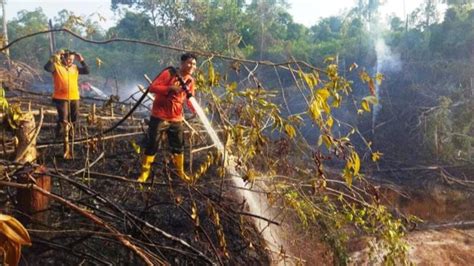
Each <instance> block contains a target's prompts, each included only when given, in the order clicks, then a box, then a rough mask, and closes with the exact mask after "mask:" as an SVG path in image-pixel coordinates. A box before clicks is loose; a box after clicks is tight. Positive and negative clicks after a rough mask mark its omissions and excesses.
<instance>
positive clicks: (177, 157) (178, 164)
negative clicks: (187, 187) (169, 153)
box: [173, 153, 193, 184]
mask: <svg viewBox="0 0 474 266" xmlns="http://www.w3.org/2000/svg"><path fill="white" fill-rule="evenodd" d="M173 163H174V166H175V168H176V172H177V174H178V176H179V177H180V178H181V179H182V180H183V181H184V182H186V183H188V184H190V183H192V182H193V179H192V178H191V177H189V176H188V175H186V173H185V172H184V154H182V153H177V154H173Z"/></svg>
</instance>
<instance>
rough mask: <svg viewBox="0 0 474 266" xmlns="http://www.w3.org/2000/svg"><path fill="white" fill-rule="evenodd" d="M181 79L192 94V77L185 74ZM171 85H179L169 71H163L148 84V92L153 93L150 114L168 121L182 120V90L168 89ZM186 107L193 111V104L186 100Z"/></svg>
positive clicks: (183, 98)
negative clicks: (153, 97) (153, 98)
mask: <svg viewBox="0 0 474 266" xmlns="http://www.w3.org/2000/svg"><path fill="white" fill-rule="evenodd" d="M183 80H184V81H185V82H186V83H187V84H188V87H189V91H190V92H191V94H192V95H194V79H193V78H192V77H191V75H186V76H184V77H183ZM172 85H179V82H178V79H177V77H176V76H173V75H172V74H171V71H163V72H162V73H161V74H160V75H159V76H158V77H156V78H155V80H154V81H153V82H152V84H151V85H150V92H151V93H154V94H155V100H154V101H153V108H152V110H151V116H153V117H156V118H159V119H161V120H165V121H170V122H179V121H183V103H184V101H185V100H186V93H185V92H184V91H180V92H177V93H176V92H173V91H169V87H170V86H172ZM187 104H188V107H189V108H190V109H191V111H192V112H194V108H193V106H192V105H191V104H190V102H189V101H188V102H187Z"/></svg>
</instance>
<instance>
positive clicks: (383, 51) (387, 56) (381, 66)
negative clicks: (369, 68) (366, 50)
mask: <svg viewBox="0 0 474 266" xmlns="http://www.w3.org/2000/svg"><path fill="white" fill-rule="evenodd" d="M375 53H376V55H377V72H379V73H384V72H387V73H394V72H398V71H400V70H401V65H402V64H401V60H400V55H399V54H394V53H392V50H391V49H390V47H388V46H387V44H386V43H385V40H384V39H382V38H377V39H376V40H375Z"/></svg>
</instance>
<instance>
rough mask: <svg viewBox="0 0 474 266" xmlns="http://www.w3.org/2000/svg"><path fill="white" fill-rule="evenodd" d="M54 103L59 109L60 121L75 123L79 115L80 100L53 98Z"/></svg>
mask: <svg viewBox="0 0 474 266" xmlns="http://www.w3.org/2000/svg"><path fill="white" fill-rule="evenodd" d="M53 103H54V105H55V106H56V110H57V111H58V123H61V122H71V123H74V122H76V121H77V117H78V116H79V100H59V99H53Z"/></svg>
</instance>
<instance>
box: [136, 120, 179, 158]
mask: <svg viewBox="0 0 474 266" xmlns="http://www.w3.org/2000/svg"><path fill="white" fill-rule="evenodd" d="M161 133H166V134H167V135H168V143H169V146H170V150H171V153H173V154H176V153H183V152H184V129H183V122H169V121H164V120H161V119H159V118H156V117H153V116H152V117H150V123H149V124H148V135H147V144H146V148H145V155H148V156H152V155H155V153H156V151H157V150H158V142H159V140H160V136H161Z"/></svg>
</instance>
